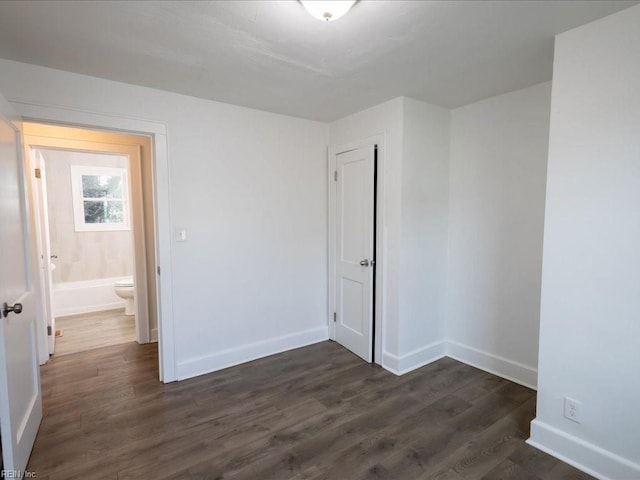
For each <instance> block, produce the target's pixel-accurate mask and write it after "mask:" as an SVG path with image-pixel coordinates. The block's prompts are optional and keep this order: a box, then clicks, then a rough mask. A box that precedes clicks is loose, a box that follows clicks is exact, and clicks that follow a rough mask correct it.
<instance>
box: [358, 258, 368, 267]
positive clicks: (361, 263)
mask: <svg viewBox="0 0 640 480" xmlns="http://www.w3.org/2000/svg"><path fill="white" fill-rule="evenodd" d="M360 265H362V266H363V267H368V266H369V259H368V258H365V259H364V260H360Z"/></svg>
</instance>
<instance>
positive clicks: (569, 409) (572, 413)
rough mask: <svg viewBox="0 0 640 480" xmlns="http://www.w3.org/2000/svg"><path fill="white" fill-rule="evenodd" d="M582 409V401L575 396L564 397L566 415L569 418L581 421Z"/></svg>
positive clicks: (577, 421)
mask: <svg viewBox="0 0 640 480" xmlns="http://www.w3.org/2000/svg"><path fill="white" fill-rule="evenodd" d="M581 410H582V402H579V401H578V400H574V399H573V398H569V397H564V416H565V417H567V418H568V419H569V420H571V421H574V422H576V423H580V411H581Z"/></svg>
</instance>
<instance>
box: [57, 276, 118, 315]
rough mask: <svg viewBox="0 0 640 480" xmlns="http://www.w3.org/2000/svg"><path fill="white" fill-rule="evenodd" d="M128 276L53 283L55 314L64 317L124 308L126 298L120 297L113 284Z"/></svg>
mask: <svg viewBox="0 0 640 480" xmlns="http://www.w3.org/2000/svg"><path fill="white" fill-rule="evenodd" d="M124 278H126V277H113V278H98V279H96V280H83V281H81V282H64V283H56V284H54V285H53V290H52V292H51V294H52V297H53V315H54V316H55V317H64V316H66V315H77V314H80V313H89V312H100V311H103V310H112V309H115V308H124V306H125V301H124V299H122V298H120V297H118V296H117V295H116V294H115V291H114V289H113V284H114V283H115V282H116V281H118V280H123V279H124Z"/></svg>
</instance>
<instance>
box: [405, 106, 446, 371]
mask: <svg viewBox="0 0 640 480" xmlns="http://www.w3.org/2000/svg"><path fill="white" fill-rule="evenodd" d="M402 106H403V112H402V113H403V122H402V126H403V128H402V139H403V142H402V191H401V244H400V276H399V303H398V305H399V319H400V322H399V339H398V360H397V361H398V366H397V370H398V371H400V372H404V371H407V370H412V369H414V368H417V367H419V366H421V365H424V364H425V363H428V362H430V361H433V360H435V359H437V358H440V357H442V356H443V355H444V353H445V343H444V340H445V324H446V318H445V290H446V277H447V272H446V269H447V262H446V260H447V229H448V224H447V216H448V196H449V144H450V138H449V130H450V113H449V110H447V109H443V108H440V107H435V106H433V105H429V104H427V103H424V102H421V101H418V100H414V99H411V98H403V99H402Z"/></svg>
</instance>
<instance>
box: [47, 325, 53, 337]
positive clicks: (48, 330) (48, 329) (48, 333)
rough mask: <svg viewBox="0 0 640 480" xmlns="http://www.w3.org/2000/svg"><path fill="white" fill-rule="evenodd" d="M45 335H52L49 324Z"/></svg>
mask: <svg viewBox="0 0 640 480" xmlns="http://www.w3.org/2000/svg"><path fill="white" fill-rule="evenodd" d="M47 335H48V336H49V337H50V336H51V335H52V332H51V325H47Z"/></svg>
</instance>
